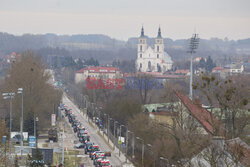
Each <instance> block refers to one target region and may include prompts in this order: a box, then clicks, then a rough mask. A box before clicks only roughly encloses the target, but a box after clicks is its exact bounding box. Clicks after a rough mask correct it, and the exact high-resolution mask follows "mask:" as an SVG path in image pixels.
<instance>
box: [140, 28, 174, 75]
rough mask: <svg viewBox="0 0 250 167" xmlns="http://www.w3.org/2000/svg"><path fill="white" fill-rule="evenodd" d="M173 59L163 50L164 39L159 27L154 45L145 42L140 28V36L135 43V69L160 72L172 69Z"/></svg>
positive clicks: (145, 39)
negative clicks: (136, 43)
mask: <svg viewBox="0 0 250 167" xmlns="http://www.w3.org/2000/svg"><path fill="white" fill-rule="evenodd" d="M172 65H173V61H172V59H171V57H170V56H169V55H168V54H167V52H165V51H164V40H163V38H162V36H161V29H160V28H159V30H158V35H157V37H156V38H155V43H154V46H153V47H152V46H149V45H148V44H147V38H146V36H145V35H144V28H143V27H142V29H141V36H140V37H139V39H138V45H137V60H136V69H137V71H138V72H161V73H164V72H166V71H168V70H171V69H172Z"/></svg>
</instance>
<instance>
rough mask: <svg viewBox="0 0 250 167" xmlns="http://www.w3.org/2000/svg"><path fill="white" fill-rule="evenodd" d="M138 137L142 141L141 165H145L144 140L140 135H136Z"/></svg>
mask: <svg viewBox="0 0 250 167" xmlns="http://www.w3.org/2000/svg"><path fill="white" fill-rule="evenodd" d="M136 139H138V140H141V141H142V151H141V166H142V167H143V161H144V159H143V158H144V140H143V139H141V138H139V137H136Z"/></svg>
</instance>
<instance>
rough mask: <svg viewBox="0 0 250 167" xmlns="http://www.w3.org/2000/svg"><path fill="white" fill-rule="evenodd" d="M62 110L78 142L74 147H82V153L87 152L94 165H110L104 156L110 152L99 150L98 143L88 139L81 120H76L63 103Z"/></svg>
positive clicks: (103, 166)
mask: <svg viewBox="0 0 250 167" xmlns="http://www.w3.org/2000/svg"><path fill="white" fill-rule="evenodd" d="M63 110H64V114H65V116H66V117H67V118H68V121H69V123H70V124H71V126H72V128H73V131H74V133H76V135H77V137H78V139H79V142H80V143H78V144H75V148H76V149H84V153H85V154H88V155H89V157H90V158H91V160H93V164H94V165H95V167H112V165H110V162H109V160H108V159H107V158H106V157H110V156H111V152H107V151H106V152H104V151H101V150H100V148H99V146H98V145H95V144H94V143H93V142H91V141H90V136H89V135H88V131H87V130H86V128H85V127H84V126H83V125H82V124H81V122H80V121H78V120H77V117H76V116H75V115H74V114H73V113H72V110H71V109H68V107H67V106H65V105H64V108H63Z"/></svg>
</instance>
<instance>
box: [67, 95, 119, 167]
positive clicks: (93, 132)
mask: <svg viewBox="0 0 250 167" xmlns="http://www.w3.org/2000/svg"><path fill="white" fill-rule="evenodd" d="M62 101H63V103H64V104H65V105H67V106H68V107H69V108H70V109H72V112H73V114H74V115H76V116H77V120H79V121H80V122H81V124H82V126H84V127H85V128H86V130H87V131H88V134H89V135H90V141H91V142H94V143H95V144H97V145H98V146H99V147H100V149H101V151H110V152H111V157H107V159H109V160H110V164H111V165H112V167H121V166H122V162H121V161H120V160H119V158H118V155H116V154H115V153H114V152H113V150H112V148H111V147H110V146H109V145H108V144H107V143H106V142H105V141H104V139H103V138H102V137H101V136H99V135H98V133H97V132H98V130H97V129H96V128H94V127H92V126H91V125H90V124H89V123H88V120H87V118H86V117H85V116H83V115H82V114H81V111H80V110H79V108H78V107H77V106H76V105H75V104H74V103H73V102H72V101H71V100H70V99H69V98H68V97H67V96H66V95H63V99H62ZM71 142H72V145H74V143H73V142H74V141H72V140H71Z"/></svg>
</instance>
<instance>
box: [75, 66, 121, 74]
mask: <svg viewBox="0 0 250 167" xmlns="http://www.w3.org/2000/svg"><path fill="white" fill-rule="evenodd" d="M84 71H88V72H89V73H115V72H117V71H120V72H122V71H121V70H120V69H119V68H116V67H93V66H90V67H85V68H83V69H81V70H79V71H77V73H83V72H84Z"/></svg>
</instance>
